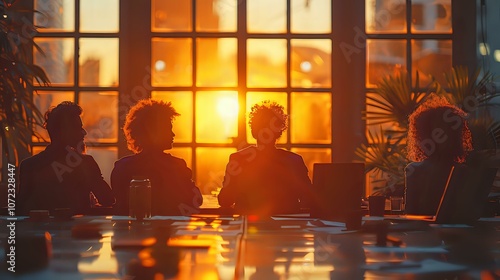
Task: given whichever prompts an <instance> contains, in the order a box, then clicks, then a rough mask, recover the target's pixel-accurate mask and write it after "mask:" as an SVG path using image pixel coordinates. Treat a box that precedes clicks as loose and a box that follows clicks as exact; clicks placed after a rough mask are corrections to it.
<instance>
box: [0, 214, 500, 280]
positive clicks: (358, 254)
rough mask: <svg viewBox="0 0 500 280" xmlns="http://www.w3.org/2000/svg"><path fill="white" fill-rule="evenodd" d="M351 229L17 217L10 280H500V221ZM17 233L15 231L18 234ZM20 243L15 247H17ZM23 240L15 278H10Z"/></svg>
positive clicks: (371, 220) (4, 263) (385, 221)
mask: <svg viewBox="0 0 500 280" xmlns="http://www.w3.org/2000/svg"><path fill="white" fill-rule="evenodd" d="M362 223H363V224H362V226H361V227H360V228H356V229H347V228H346V227H345V224H344V223H342V222H338V221H332V220H322V219H317V218H311V217H309V214H307V213H299V214H290V215H277V216H271V217H257V216H243V215H231V214H227V213H223V214H216V211H206V212H204V211H201V212H200V213H197V214H193V215H191V216H153V217H151V218H150V219H145V220H142V221H137V220H136V219H133V218H130V217H127V216H106V215H96V216H90V215H88V216H73V217H70V218H66V219H64V218H63V219H60V218H59V219H58V218H54V217H50V218H47V219H42V220H38V219H32V218H29V217H8V216H2V217H1V219H0V228H1V229H2V230H1V231H0V235H1V236H0V242H1V245H2V246H1V248H2V250H3V251H2V257H1V258H0V259H1V260H0V261H1V267H2V269H1V272H0V279H498V277H500V266H499V264H500V250H499V249H500V242H499V241H500V238H499V237H500V234H499V232H498V230H499V229H500V227H499V225H500V218H496V217H492V218H482V219H480V220H479V221H478V222H477V223H476V224H474V225H437V224H430V223H427V222H422V221H409V220H405V219H404V218H402V217H400V216H397V215H385V216H384V217H370V216H363V217H362ZM13 228H14V230H12V229H13ZM11 236H14V237H11ZM11 239H15V247H14V250H13V251H14V253H15V257H14V261H15V272H12V271H11V270H9V267H11V264H12V263H9V262H8V261H9V259H10V258H11V257H9V256H8V254H10V255H11V256H12V254H11V253H12V252H11V250H12V248H11V247H10V246H11V245H10V244H9V240H11Z"/></svg>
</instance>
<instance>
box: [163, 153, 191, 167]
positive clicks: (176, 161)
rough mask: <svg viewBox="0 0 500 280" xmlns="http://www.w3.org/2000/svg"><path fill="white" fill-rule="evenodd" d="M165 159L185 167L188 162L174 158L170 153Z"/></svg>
mask: <svg viewBox="0 0 500 280" xmlns="http://www.w3.org/2000/svg"><path fill="white" fill-rule="evenodd" d="M163 157H164V159H165V160H168V161H171V162H173V163H174V164H184V165H185V164H186V160H184V159H183V158H180V157H176V156H173V155H172V154H170V153H166V154H165V155H164V156H163Z"/></svg>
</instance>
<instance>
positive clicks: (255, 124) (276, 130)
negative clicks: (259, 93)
mask: <svg viewBox="0 0 500 280" xmlns="http://www.w3.org/2000/svg"><path fill="white" fill-rule="evenodd" d="M248 124H249V125H250V129H251V130H252V135H253V137H254V138H257V136H258V134H259V132H260V131H262V130H263V129H266V130H269V131H272V133H273V135H274V138H275V139H278V138H280V137H281V135H282V134H283V131H285V130H286V129H287V128H288V115H287V114H285V110H284V107H283V106H281V105H279V104H278V103H276V102H274V101H270V100H265V101H262V102H261V103H260V104H255V105H253V106H252V108H251V110H250V114H249V121H248Z"/></svg>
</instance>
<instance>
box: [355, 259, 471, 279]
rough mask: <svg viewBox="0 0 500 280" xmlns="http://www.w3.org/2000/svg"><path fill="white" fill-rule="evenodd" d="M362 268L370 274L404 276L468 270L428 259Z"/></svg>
mask: <svg viewBox="0 0 500 280" xmlns="http://www.w3.org/2000/svg"><path fill="white" fill-rule="evenodd" d="M405 264H408V265H405ZM405 266H407V267H405ZM391 267H392V268H391ZM362 268H364V269H366V270H371V271H370V273H374V274H379V273H385V272H390V273H403V274H407V273H413V274H426V273H435V272H450V271H460V270H464V269H466V268H467V267H466V266H463V265H457V264H451V263H447V262H442V261H438V260H433V259H426V260H423V261H421V262H402V263H401V264H390V263H375V264H367V265H364V266H363V267H362ZM366 276H369V275H366V274H365V277H366Z"/></svg>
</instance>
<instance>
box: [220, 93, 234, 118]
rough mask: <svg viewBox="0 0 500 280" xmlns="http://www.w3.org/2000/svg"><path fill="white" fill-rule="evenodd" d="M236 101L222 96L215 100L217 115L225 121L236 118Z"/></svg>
mask: <svg viewBox="0 0 500 280" xmlns="http://www.w3.org/2000/svg"><path fill="white" fill-rule="evenodd" d="M238 110H239V105H238V99H237V98H235V97H229V96H224V97H220V98H219V100H217V113H219V115H220V116H221V117H223V118H225V119H236V118H237V117H238Z"/></svg>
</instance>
